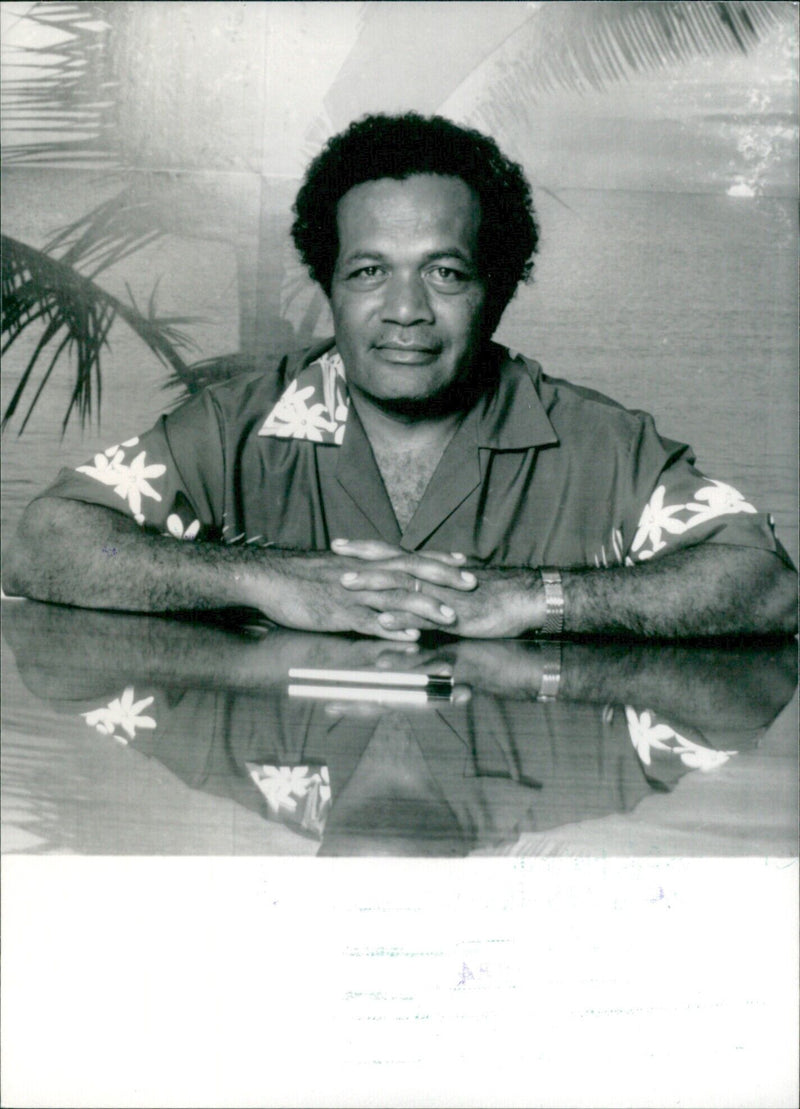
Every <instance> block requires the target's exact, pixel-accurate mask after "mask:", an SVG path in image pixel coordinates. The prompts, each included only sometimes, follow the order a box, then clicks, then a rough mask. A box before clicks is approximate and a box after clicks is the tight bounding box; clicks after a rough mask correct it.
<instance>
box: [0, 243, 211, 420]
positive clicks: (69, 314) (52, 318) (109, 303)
mask: <svg viewBox="0 0 800 1109" xmlns="http://www.w3.org/2000/svg"><path fill="white" fill-rule="evenodd" d="M0 273H1V276H2V297H3V305H2V332H3V335H4V336H5V341H4V343H3V348H2V353H3V354H5V353H6V351H8V349H9V348H10V347H11V346H12V344H13V343H14V342H16V340H17V339H18V338H19V337H20V336H21V335H22V334H23V333H24V332H25V331H26V330H27V329H28V328H29V327H30V326H31V325H32V324H35V323H38V324H40V325H43V330H42V334H41V336H40V338H39V340H38V342H37V343H36V346H35V348H34V350H33V353H32V355H31V357H30V359H29V361H28V364H27V366H26V368H25V370H24V371H23V373H22V376H21V378H20V380H19V382H18V384H17V387H16V389H15V390H14V394H13V396H12V398H11V400H10V402H9V404H8V406H7V408H6V411H5V413H4V416H3V427H5V425H6V424H7V423H8V421H9V420H10V419H11V418H12V417H13V416H14V414H15V412H16V411H17V408H18V406H19V404H20V401H21V399H22V395H23V393H25V392H26V391H28V387H29V386H30V385H31V383H32V379H33V375H34V370H35V368H36V367H37V366H38V365H39V364H40V359H45V358H46V357H48V356H49V358H50V360H49V362H47V364H46V365H45V367H44V371H43V373H42V375H41V378H40V380H39V383H38V386H37V387H36V390H35V392H34V394H33V399H32V400H31V401H30V404H29V406H28V411H27V413H26V415H25V418H24V419H23V421H22V426H21V428H20V433H21V432H22V431H24V429H25V427H26V425H27V423H28V421H29V419H30V417H31V413H32V412H33V409H34V407H35V405H36V402H37V401H38V399H39V397H40V396H41V395H42V391H43V390H44V388H45V386H46V385H47V382H48V381H49V379H50V376H51V374H52V373H53V370H54V369H55V366H56V363H57V362H58V360H59V358H60V357H61V356H62V354H65V353H67V354H74V361H75V382H74V387H73V390H72V396H71V398H70V401H69V405H68V408H67V411H66V414H65V416H64V419H63V423H62V431H63V430H64V429H65V428H66V426H67V423H68V421H69V418H70V416H71V415H72V413H73V411H76V412H77V413H78V415H79V416H80V419H81V421H82V422H85V421H86V420H87V419H88V418H89V417H90V416H91V413H92V400H93V386H94V391H96V399H97V404H98V406H99V404H100V398H101V370H100V356H101V352H102V351H103V349H104V348H105V347H106V346H107V345H108V334H109V331H110V330H111V327H112V325H113V324H114V322H115V320H117V319H121V320H122V321H123V322H124V323H126V324H127V325H128V327H129V328H130V329H131V330H132V331H133V332H134V334H135V335H137V336H138V338H139V339H141V340H142V342H143V343H144V344H145V345H146V346H147V347H148V348H149V349H150V350H151V351H152V352H153V353H154V354H155V355H156V356H157V357H158V358H159V359H160V360H161V362H162V363H163V364H164V366H165V367H167V368H168V369H169V370H171V371H172V373H173V374H174V375H175V376H176V377H177V378H178V379H179V380H180V381H182V382H183V384H184V385H186V386H187V387H188V386H191V384H192V375H191V373H190V371H189V368H188V366H187V364H186V363H185V362H184V360H183V359H182V358H181V356H180V355H179V353H178V350H179V349H181V348H183V349H188V348H190V347H192V345H193V343H192V340H191V339H190V338H189V336H188V335H187V334H185V333H184V332H183V331H181V330H180V327H181V326H185V325H186V324H191V323H192V322H194V320H193V318H192V317H177V316H175V317H169V316H159V315H158V314H157V311H156V290H155V289H154V290H153V293H152V294H151V297H150V300H149V303H148V305H147V309H146V310H144V311H143V310H141V309H140V308H139V307H138V306H137V304H136V302H135V301H134V300H133V297H132V296H131V304H130V305H128V304H125V303H123V302H122V301H121V300H119V299H117V297H114V296H111V294H110V293H107V292H106V291H105V290H104V289H101V288H100V286H98V285H96V284H95V283H94V282H93V281H91V280H90V279H89V278H88V277H83V276H82V275H81V274H79V273H78V272H77V270H75V269H73V268H72V267H71V266H69V265H67V264H65V263H64V262H62V261H59V260H57V259H55V258H52V257H50V256H49V255H47V254H45V253H44V252H43V251H39V250H36V249H34V248H33V247H31V246H28V245H26V244H25V243H20V242H18V241H17V240H16V239H12V238H9V237H8V236H6V235H3V236H2V262H1V265H0ZM129 295H130V291H129Z"/></svg>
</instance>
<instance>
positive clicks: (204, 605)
mask: <svg viewBox="0 0 800 1109" xmlns="http://www.w3.org/2000/svg"><path fill="white" fill-rule="evenodd" d="M258 558H259V552H258V551H256V550H254V549H252V548H247V547H235V548H232V547H225V546H223V545H222V544H210V543H191V542H181V541H180V540H177V539H172V538H170V537H165V536H158V535H153V534H150V533H148V532H146V531H144V530H143V529H142V528H140V527H139V526H138V524H136V523H135V522H134V521H133V520H130V519H129V518H128V517H126V516H123V515H122V514H121V513H117V512H113V511H111V510H109V509H105V508H102V507H98V506H95V505H86V504H81V503H79V502H74V501H71V502H59V501H57V500H54V499H50V498H43V499H41V500H39V501H34V502H33V504H32V505H31V506H30V507H29V508H28V510H27V511H26V513H25V515H24V517H23V520H22V522H21V525H20V528H19V532H18V535H17V537H16V539H15V540H14V542H13V543H12V545H11V547H10V548H9V552H8V556H7V558H6V564H5V566H4V577H3V584H4V588H5V591H6V592H7V593H10V594H13V595H20V594H21V595H23V596H27V597H31V598H33V599H34V600H41V601H53V602H57V603H59V604H68V605H76V606H79V607H82V608H105V609H117V610H121V611H129V612H177V611H182V610H194V611H202V610H211V609H220V608H230V607H237V606H241V607H247V606H248V599H247V591H246V588H245V587H244V586H245V583H246V579H247V572H248V571H249V570H250V569H251V568H252V567H253V566H254V565H255V564H256V563H257V561H258Z"/></svg>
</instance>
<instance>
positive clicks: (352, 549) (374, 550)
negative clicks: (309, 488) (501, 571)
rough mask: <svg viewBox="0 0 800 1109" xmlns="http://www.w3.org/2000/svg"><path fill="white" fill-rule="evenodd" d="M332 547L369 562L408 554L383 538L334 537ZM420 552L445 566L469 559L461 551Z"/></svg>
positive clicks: (455, 564) (339, 551) (421, 554)
mask: <svg viewBox="0 0 800 1109" xmlns="http://www.w3.org/2000/svg"><path fill="white" fill-rule="evenodd" d="M331 549H332V550H333V552H334V553H335V554H341V555H349V556H350V557H352V558H361V559H364V560H365V561H368V562H380V561H381V560H382V559H389V558H396V557H397V556H403V555H406V554H408V552H407V551H404V550H403V548H402V547H396V546H394V545H393V544H391V543H385V542H384V541H383V540H382V539H334V540H333V541H332V542H331ZM418 554H419V556H420V557H423V558H429V559H431V560H432V561H433V562H441V563H442V564H443V565H445V566H463V565H464V564H465V563H466V561H467V556H466V555H465V554H462V553H461V552H460V551H420V552H418Z"/></svg>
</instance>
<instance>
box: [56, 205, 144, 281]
mask: <svg viewBox="0 0 800 1109" xmlns="http://www.w3.org/2000/svg"><path fill="white" fill-rule="evenodd" d="M161 222H162V221H161V219H160V217H159V213H158V211H157V210H156V209H155V208H154V206H153V205H152V204H150V203H148V201H146V200H141V199H140V198H139V197H138V196H137V195H136V186H135V185H131V186H128V187H126V188H125V189H123V190H122V192H120V193H119V194H118V195H117V196H115V197H112V198H111V199H110V200H106V201H104V202H103V203H102V204H99V205H97V207H96V208H92V210H91V211H89V212H87V213H86V214H85V215H83V216H80V217H79V218H78V219H76V220H73V222H72V223H69V224H67V225H66V226H65V227H62V228H61V229H60V230H59V231H58V232H56V234H55V235H53V236H52V238H51V239H50V240H49V241H48V242H47V243H46V244H45V247H44V249H45V252H46V253H47V254H53V253H54V252H56V251H63V253H61V254H60V255H59V261H61V262H63V263H64V264H65V265H68V266H80V267H81V268H82V269H85V270H87V274H86V276H87V277H90V278H95V277H97V276H98V274H100V273H101V272H102V271H103V270H105V269H107V268H108V267H109V266H113V265H116V264H117V263H118V262H121V261H122V260H123V259H124V258H127V257H128V255H130V254H135V253H136V252H137V251H139V250H141V249H142V248H143V247H145V246H149V245H150V244H151V243H153V242H155V241H156V240H157V239H160V238H162V237H163V236H164V235H165V234H166V231H165V229H164V228H163V227H162V226H161Z"/></svg>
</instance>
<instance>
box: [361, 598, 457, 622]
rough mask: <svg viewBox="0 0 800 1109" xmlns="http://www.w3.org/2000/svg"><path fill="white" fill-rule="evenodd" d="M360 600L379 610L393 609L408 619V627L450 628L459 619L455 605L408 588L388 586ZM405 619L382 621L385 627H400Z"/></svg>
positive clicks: (381, 611) (395, 613)
mask: <svg viewBox="0 0 800 1109" xmlns="http://www.w3.org/2000/svg"><path fill="white" fill-rule="evenodd" d="M359 600H360V601H361V603H362V604H363V605H365V606H366V607H367V608H372V609H375V610H376V611H378V612H380V613H394V615H395V616H397V617H400V618H402V619H405V620H407V621H408V623H407V624H406V626H407V627H409V628H450V627H452V625H453V624H455V622H456V619H457V617H456V612H455V609H454V608H452V607H451V606H450V605H448V604H446V603H443V602H441V601H439V600H437V599H436V598H435V597H431V596H429V595H428V594H427V593H410V592H408V590H405V589H402V590H396V589H389V590H386V591H384V592H380V591H378V592H374V593H370V592H364V593H362V594H360V596H359ZM402 619H399V620H396V621H394V622H388V623H387V622H386V621H382V625H383V627H393V626H395V627H401V626H402Z"/></svg>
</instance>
